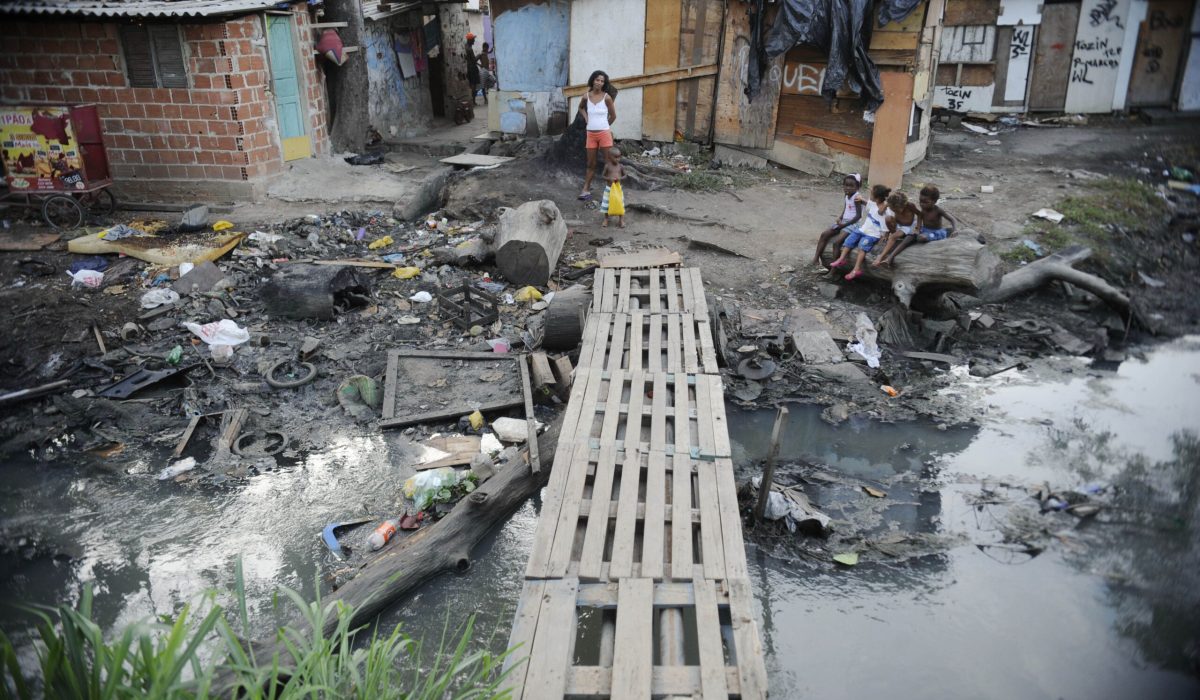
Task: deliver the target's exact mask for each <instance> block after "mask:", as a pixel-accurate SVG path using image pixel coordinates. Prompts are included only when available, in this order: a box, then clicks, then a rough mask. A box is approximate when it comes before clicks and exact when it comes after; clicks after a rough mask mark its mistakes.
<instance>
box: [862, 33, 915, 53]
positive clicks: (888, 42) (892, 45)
mask: <svg viewBox="0 0 1200 700" xmlns="http://www.w3.org/2000/svg"><path fill="white" fill-rule="evenodd" d="M920 40H921V35H920V34H919V33H917V32H875V33H873V34H872V35H871V49H873V50H884V51H899V50H903V51H916V50H917V43H918V42H919V41H920Z"/></svg>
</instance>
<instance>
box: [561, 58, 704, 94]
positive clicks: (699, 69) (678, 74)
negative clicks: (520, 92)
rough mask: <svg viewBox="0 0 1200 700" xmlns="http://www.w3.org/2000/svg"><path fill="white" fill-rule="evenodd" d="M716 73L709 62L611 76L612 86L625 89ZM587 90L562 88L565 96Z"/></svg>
mask: <svg viewBox="0 0 1200 700" xmlns="http://www.w3.org/2000/svg"><path fill="white" fill-rule="evenodd" d="M716 74H717V64H715V63H709V64H707V65H703V66H693V67H691V68H676V69H674V70H664V71H657V72H654V73H649V72H647V73H642V74H641V75H631V76H627V77H623V78H613V79H612V83H613V87H615V88H617V89H618V90H627V89H629V88H635V87H645V86H647V85H661V84H663V83H674V82H677V81H680V80H688V79H690V78H703V77H705V76H709V75H716ZM587 91H588V86H587V85H571V86H570V87H565V88H563V96H565V97H567V98H572V97H580V96H582V95H583V94H584V93H586V92H587Z"/></svg>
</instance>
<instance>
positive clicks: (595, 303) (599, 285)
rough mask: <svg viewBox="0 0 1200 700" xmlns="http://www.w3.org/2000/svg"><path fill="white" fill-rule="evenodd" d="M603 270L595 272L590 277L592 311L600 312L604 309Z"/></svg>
mask: <svg viewBox="0 0 1200 700" xmlns="http://www.w3.org/2000/svg"><path fill="white" fill-rule="evenodd" d="M604 272H605V271H604V270H596V272H595V275H594V276H593V277H592V281H593V284H592V311H602V310H603V307H604Z"/></svg>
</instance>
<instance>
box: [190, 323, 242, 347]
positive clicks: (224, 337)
mask: <svg viewBox="0 0 1200 700" xmlns="http://www.w3.org/2000/svg"><path fill="white" fill-rule="evenodd" d="M184 325H185V326H187V329H188V330H189V331H191V332H193V333H195V334H196V336H197V337H199V338H200V340H203V341H204V342H205V343H207V344H209V345H241V344H242V343H244V342H246V341H247V340H250V331H248V330H246V329H245V328H242V327H241V326H239V325H238V324H236V323H234V322H233V321H230V320H229V319H227V318H224V319H221V320H220V321H214V322H212V323H206V324H204V325H203V326H202V325H200V324H199V323H186V324H184Z"/></svg>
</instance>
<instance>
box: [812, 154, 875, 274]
mask: <svg viewBox="0 0 1200 700" xmlns="http://www.w3.org/2000/svg"><path fill="white" fill-rule="evenodd" d="M860 187H862V176H861V175H859V174H858V173H851V174H850V175H847V176H846V177H844V178H842V195H843V201H842V214H841V216H839V217H838V219H837V221H835V222H834V223H833V225H832V226H830V227H829V228H827V229H825V230H824V231H822V232H821V235H820V237H818V238H817V252H816V253H814V254H813V262H812V264H813V265H814V266H816V268H817V272H820V273H825V272H827V270H826V269H825V267H824V265H822V264H821V255H822V254H823V253H824V252H825V246H826V245H828V243H829V241H830V239H834V240H833V249H834V250H837V248H838V246H840V245H841V244H842V241H844V240H846V236H848V235H849V234H850V231H851V230H853V229H854V228H856V224H857V223H858V220H859V219H861V218H862V213H863V209H864V208H865V207H866V205H867V200H866V199H864V198H863V196H862V195H861V194H859V193H858V188H860ZM835 237H836V238H835Z"/></svg>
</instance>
